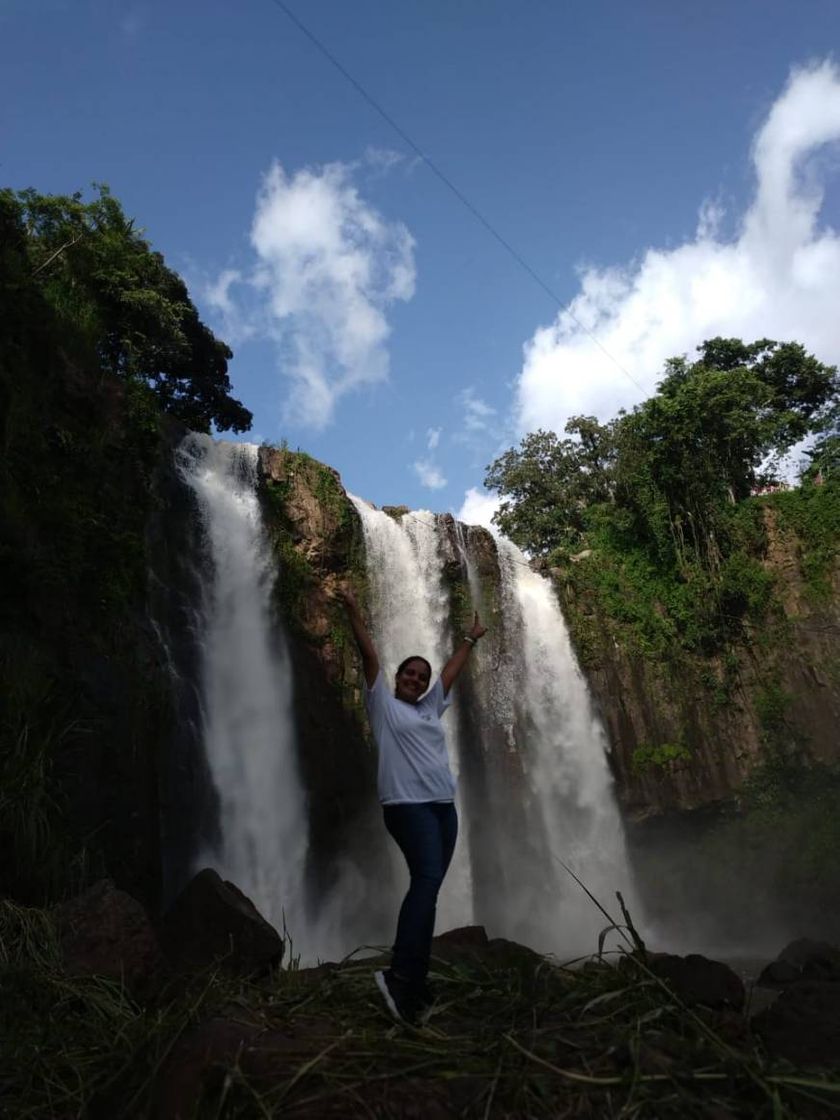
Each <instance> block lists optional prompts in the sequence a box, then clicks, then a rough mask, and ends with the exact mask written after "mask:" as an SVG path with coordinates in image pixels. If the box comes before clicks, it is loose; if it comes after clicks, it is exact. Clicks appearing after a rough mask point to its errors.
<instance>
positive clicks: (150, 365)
mask: <svg viewBox="0 0 840 1120" xmlns="http://www.w3.org/2000/svg"><path fill="white" fill-rule="evenodd" d="M0 237H2V240H3V242H4V252H3V255H2V262H1V263H2V268H3V279H4V287H5V293H4V297H5V299H8V300H10V301H12V302H13V303H14V304H15V305H17V306H18V307H19V308H20V307H21V299H23V302H24V304H25V303H26V301H27V296H28V290H29V289H31V288H32V286H33V285H34V286H36V287H37V292H38V294H39V295H40V297H41V298H42V299H43V301H44V302H45V303H46V305H47V306H48V307H49V308H50V310H51V311H52V313H53V314H54V316H55V317H56V320H57V322H58V324H59V329H60V332H61V333H64V332H65V331H66V332H67V333H70V334H72V335H73V336H74V337H75V339H76V342H77V344H78V345H79V347H80V349H82V350H84V351H86V352H87V355H88V360H89V361H91V362H93V363H94V364H95V365H96V366H97V367H98V368H99V369H100V370H101V371H102V372H103V373H109V374H112V375H115V376H117V377H120V378H122V379H124V380H127V381H129V382H132V381H133V382H137V383H140V384H142V385H149V386H150V387H151V388H152V390H153V392H154V394H155V396H156V398H157V400H158V402H159V404H160V405H161V407H163V408H164V409H165V410H166V411H167V412H169V413H171V414H172V415H173V416H176V417H177V418H178V419H179V420H181V421H182V422H183V423H184V424H186V425H188V426H189V427H191V428H193V429H195V430H196V431H209V430H210V426H211V425H215V427H216V428H217V429H218V430H219V431H227V430H229V429H233V430H234V431H238V432H241V431H246V430H247V429H248V428H249V427H250V426H251V413H250V412H249V411H248V410H247V409H246V408H244V407H243V406H242V405H241V404H240V402H239V401H237V400H235V399H234V398H233V397H231V395H230V389H231V386H230V380H229V378H228V375H227V363H228V360H229V358H230V357H231V351H230V350H229V349H228V347H227V346H226V345H225V344H224V343H223V342H220V341H219V340H218V339H216V338H215V337H214V336H213V334H212V333H211V331H210V330H208V328H207V327H206V326H205V325H204V324H203V323H202V322H201V320H200V319H199V317H198V312H197V311H196V308H195V306H194V305H193V303H192V301H191V300H190V298H189V294H188V293H187V289H186V286H185V285H184V282H183V281H182V280H181V278H180V277H179V276H178V275H177V274H176V273H174V272H173V271H172V270H171V269H169V268H167V267H166V265H165V263H164V260H163V257H162V256H161V255H160V253H156V252H154V251H153V250H152V249H151V247H150V245H149V243H148V242H147V241H146V240H145V238H143V237H142V236H141V234H140V233H139V232H138V231H137V230H135V228H134V223H133V221H132V220H130V219H128V218H126V216H125V214H124V213H123V211H122V208H121V206H120V204H119V202H118V201H117V200H116V199H115V198H113V197H112V195H111V194H110V193H109V191H108V189H107V188H106V187H103V186H100V187H99V194H98V196H97V197H96V198H94V199H93V200H92V201H90V202H84V201H83V200H82V196H81V195H80V194H74V195H72V196H59V195H41V194H38V193H37V192H36V191H34V190H26V191H20V192H18V193H14V192H13V191H10V190H3V191H0ZM21 310H22V311H23V313H24V314H25V313H26V308H25V306H24V307H23V308H21Z"/></svg>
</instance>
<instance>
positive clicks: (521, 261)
mask: <svg viewBox="0 0 840 1120" xmlns="http://www.w3.org/2000/svg"><path fill="white" fill-rule="evenodd" d="M273 3H274V4H276V5H277V7H278V8H279V9H280V10H281V11H282V12H283V13H285V15H286V16H287V18H288V19H289V20H290V21H291V22H292V23H293V24H294V25H295V27H297V29H298V30H299V31H300V32H301V33H302V34H303V35H305V36H306V38H307V39H308V40H309V41H310V43H312V45H313V46H314V47H315V48H316V49H317V50H318V51H320V52H321V54H322V55H323V56H324V57H325V58H326V59H327V60H328V61H329V62H330V63H331V64H332V65H333V66H334V67H335V69H336V70H338V72H339V73H340V74H341V75H342V77H344V78H345V79H346V80H347V81H348V82H349V83H350V85H351V86H352V87H353V88H354V89H355V90H356V92H357V93H358V94H359V96H360V97H362V98H364V100H365V101H366V102H367V103H368V105H370V107H371V108H372V109H373V110H374V112H376V113H378V114H379V116H380V117H382V119H383V120H384V121H385V123H386V124H387V125H388V126H389V127H390V128H391V129H393V131H394V132H396V134H397V135H398V136H399V137H400V139H401V140H402V141H403V142H404V143H405V144H407V145H408V147H409V148H411V150H412V151H413V152H414V153H415V154H416V155H417V156H418V157H419V158H420V159H421V160H422V161H423V163H425V164H426V166H427V167H428V168H429V170H430V171H431V172H432V173H433V174H434V175H436V176H437V178H438V179H440V181H441V182H442V183H443V184H444V186H446V187H447V188H448V189H449V190H450V191H451V192H452V193H453V194H454V195H455V197H456V198H457V199H458V201H459V202H460V203H461V204H462V205H463V206H465V207H466V208H467V210H469V212H470V213H471V214H472V216H473V217H474V218H475V219H476V221H478V222H480V223H481V225H482V226H484V228H485V229H486V230H487V232H488V233H489V234H490V235H491V237H493V238H494V239H495V240H496V241H497V242H498V243H499V244H500V245H501V246H502V248H503V249H505V251H506V252H507V253H508V254H509V255H510V256H511V257H513V259H514V260H515V261H516V262H517V264H518V265H519V266H520V267H521V268H523V269H524V270H525V272H527V274H528V275H529V276H530V277H531V279H532V280H533V281H534V282H535V283H536V284H538V285H539V286H540V288H541V289H542V290H543V291H544V292H545V293H546V295H547V296H548V297H549V298H550V299H551V300H552V301H553V302H554V303H556V304H557V306H558V307H559V308H560V310H561V311H565V312H566V314H567V315H568V316H569V317H570V318H571V319H572V320H573V322H574V323H575V324H576V325H577V326H578V327H579V328H580V330H582V331H583V332H584V334H586V335H588V336H589V338H591V339H592V341H593V342H594V343H595V345H596V346H597V347H598V349H599V350H601V351H602V353H604V354H605V355H606V356H607V357H608V358H609V359H610V361H611V362H612V363H613V364H614V365H615V366H616V367H617V368H618V369H620V370H621V372H622V373H623V374H624V375H625V377H627V378H628V379H629V380H630V381H632V383H633V384H634V385H635V386H636V388H637V389H639V390H640V391H641V392H644V391H645V390H644V388H643V386H641V385H640V384H639V382H638V381H637V380H636V378H635V377H634V376H633V374H632V373H630V371H629V370H628V369H626V368H625V366H623V365H622V364H621V362H620V361H619V360H618V358H616V357H615V355H614V354H611V353H610V351H609V350H608V349H607V348H606V346H604V344H603V343H602V342H601V341H600V340H599V339H598V338H597V337H596V335H594V334H593V333H592V331H591V330H590V329H589V328H588V327H587V326H586V325H585V324H584V323H582V322H581V321H580V319H578V317H577V315H575V313H574V311H572V308H571V305H570V304H566V303H564V302H563V301H562V300H561V299H560V297H559V296H558V295H557V293H556V292H554V291H553V290H552V289H551V288H550V287H549V285H548V284H547V283H546V282H545V280H543V278H542V277H541V276H540V275H539V273H538V272H536V271H535V270H534V269H533V268H532V267H531V265H530V264H528V262H527V261H526V260H525V258H524V257H523V256H522V254H521V253H519V252H518V250H516V249H515V248H514V247H513V245H511V243H510V242H509V241H508V240H507V238H505V237H503V236H502V234H501V233H499V231H498V230H497V229H496V227H495V226H494V225H493V224H492V223H491V222H490V221H489V220H488V219H487V218H485V216H484V215H483V214H482V213H481V211H480V210H479V209H478V207H477V206H475V205H474V204H473V203H472V202H470V200H469V199H468V198H467V196H466V195H465V194H464V192H463V191H462V190H460V189H459V188H458V187H457V186H456V185H455V184H454V183H453V182H452V180H451V179H450V178H449V176H448V175H446V174H445V173H444V172H443V171H442V170H441V169H440V168H439V167H438V165H437V164H436V163H435V162H434V161H433V160H432V159H431V158H430V157H429V156H427V155H426V153H425V152H424V151H423V149H422V148H421V147H420V146H419V145H418V144H416V143H415V142H414V140H412V138H411V137H410V136H409V135H408V133H407V132H406V131H405V129H404V128H402V127H401V126H400V125H399V124H398V123H397V122H396V121H395V120H394V118H393V117H392V116H391V115H390V113H388V112H386V110H385V109H383V108H382V106H381V105H380V104H379V102H378V101H377V100H376V99H375V98H374V97H373V95H372V94H370V93H368V91H367V89H365V87H364V86H363V85H362V83H361V82H360V81H358V79H357V78H354V77H353V75H352V74H351V73H350V71H349V70H348V69H347V68H346V67H345V66H344V65H343V64H342V63H341V62H340V61H339V60H338V59H337V58H336V56H335V55H334V54H333V53H332V51H331V50H330V49H329V48H328V47H327V46H326V45H325V44H324V43H322V42H321V40H320V39H319V38H318V37H317V35H315V33H314V32H313V31H310V29H309V28H308V27H307V26H306V24H305V23H303V22H302V21H301V20H300V19H299V18H298V17H297V16H296V15H295V13H294V12H293V11H292V10H291V8H289V7H288V5H287V4H285V3H284V0H273Z"/></svg>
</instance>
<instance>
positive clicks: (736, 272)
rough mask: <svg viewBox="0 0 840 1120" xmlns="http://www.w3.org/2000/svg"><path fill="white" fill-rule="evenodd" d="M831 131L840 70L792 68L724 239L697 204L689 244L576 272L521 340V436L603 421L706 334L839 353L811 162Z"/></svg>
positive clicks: (836, 133) (838, 324)
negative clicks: (542, 323)
mask: <svg viewBox="0 0 840 1120" xmlns="http://www.w3.org/2000/svg"><path fill="white" fill-rule="evenodd" d="M837 140H840V71H838V69H837V67H835V66H834V65H833V64H832V63H830V62H823V63H821V64H819V65H813V66H810V67H807V68H805V69H800V70H796V71H794V72H793V73H792V74H791V77H790V80H789V82H788V84H787V86H786V87H785V89H784V90H783V91H782V93H781V94H780V96H779V98H778V99H777V101H776V102H775V104H774V105H773V106H772V108H771V110H770V113H769V114H768V117H767V119H766V120H765V122H764V124H763V126H762V127H761V129H760V130H759V132H758V134H757V135H756V137H755V139H754V143H753V150H752V158H753V164H754V167H755V173H756V190H755V195H754V197H753V199H752V201H751V203H750V205H749V207H748V209H747V211H746V213H745V214H744V215H743V219H742V221H741V224H740V229H739V232H738V233H737V235H736V236H735V237H734V238H733V239H731V240H725V239H723V238H722V237H721V235H720V232H719V230H720V223H721V217H722V214H721V210H720V207H719V206H717V205H715V204H713V203H708V202H707V203H705V204H704V205H703V206H702V208H701V210H700V215H699V221H698V227H697V232H696V234H695V236H694V238H693V239H692V240H691V241H688V242H686V243H685V244H683V245H679V246H677V247H676V248H674V249H648V250H647V251H646V252H645V253H644V254H643V256H642V257H641V259H640V260H638V261H635V262H632V263H630V264H628V265H624V266H616V267H612V268H604V269H598V268H587V269H585V270H583V272H582V275H581V281H580V291H579V293H578V295H577V296H576V297H575V298H574V300H573V301H572V303H571V305H570V310H571V312H572V313H573V314H570V312H569V311H568V310H567V311H563V312H561V313H560V314H559V315H558V317H557V320H556V321H555V322H554V323H553V324H552V325H551V326H548V327H542V328H540V329H538V330H537V331H536V332H535V334H534V335H533V337H532V338H531V339H530V340H529V342H528V343H527V344H526V346H525V360H524V364H523V368H522V371H521V373H520V376H519V380H518V383H517V413H518V415H517V422H518V426H519V429H520V431H521V432H525V431H533V430H534V429H536V428H549V429H553V430H555V431H558V432H559V431H562V429H563V426H564V425H565V422H566V420H567V419H568V417H569V416H572V415H574V414H576V413H594V414H596V415H598V416H601V417H602V418H606V417H609V416H612V415H614V414H615V413H616V412H617V410H618V409H619V408H620V407H622V406H624V407H627V406H630V405H632V404H634V403H636V402H637V401H639V400H641V399H642V398H643V397H645V396H647V395H649V394H650V393H651V392H652V391H653V389H654V387H655V384H656V382H657V381H658V380H659V379H660V377H661V375H662V370H663V363H664V361H665V359H666V358H668V357H671V356H673V355H677V354H681V353H689V354H693V353H694V348H695V347H696V346H698V345H699V344H700V343H701V342H702V341H703V340H704V339H706V338H712V337H714V336H715V335H725V336H737V337H741V338H743V339H745V340H747V341H751V340H752V339H755V338H761V337H769V338H776V339H780V340H786V339H796V340H797V341H799V342H802V343H803V344H804V345H805V346H806V347H808V348H809V349H810V350H812V351H813V352H814V353H815V354H816V356H817V357H818V358H820V359H821V360H823V361H828V362H832V363H836V362H837V361H838V360H840V316H838V314H837V304H838V298H840V238H838V236H837V234H836V233H835V232H834V230H833V229H831V228H829V227H827V226H826V225H825V224H821V223H820V211H821V209H822V201H823V189H822V181H823V178H824V176H825V174H826V165H825V163H821V164H817V163H816V162H815V161H814V160H813V159H811V158H809V157H812V156H813V153H814V152H815V150H816V149H817V148H819V147H822V146H823V145H826V144H829V143H833V142H836V141H837ZM821 176H822V177H823V178H821ZM580 324H583V326H585V327H586V328H588V329H589V330H590V331H591V332H592V333H593V334H594V335H595V336H596V337H597V339H598V341H599V342H600V343H601V345H602V346H603V347H604V348H605V349H606V350H607V351H608V352H609V354H611V355H613V356H614V357H615V358H616V359H617V360H618V361H619V362H620V363H621V365H622V366H623V367H624V368H625V369H626V370H627V371H629V373H630V374H631V375H632V377H633V378H635V380H636V381H638V382H639V386H640V387H639V386H637V385H634V384H633V383H632V381H631V380H630V379H629V378H628V377H627V376H626V375H625V374H624V373H622V372H621V370H619V369H618V368H617V367H616V365H615V363H614V362H613V361H611V360H610V358H609V357H608V356H607V355H606V354H605V353H604V352H603V350H601V349H600V348H599V347H598V345H597V344H596V343H595V342H594V341H593V339H592V338H591V336H590V335H588V334H587V333H586V331H585V330H584V329H582V327H581V325H580Z"/></svg>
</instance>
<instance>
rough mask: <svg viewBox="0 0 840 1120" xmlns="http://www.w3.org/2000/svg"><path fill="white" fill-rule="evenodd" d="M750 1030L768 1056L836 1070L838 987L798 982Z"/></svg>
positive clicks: (839, 1036)
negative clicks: (765, 1049) (765, 1048)
mask: <svg viewBox="0 0 840 1120" xmlns="http://www.w3.org/2000/svg"><path fill="white" fill-rule="evenodd" d="M752 1027H753V1030H754V1031H755V1033H756V1034H757V1035H758V1036H759V1037H760V1038H761V1040H762V1042H763V1043H764V1045H765V1046H766V1047H767V1050H768V1051H769V1053H770V1054H772V1055H773V1056H774V1057H777V1058H787V1060H788V1061H789V1062H793V1064H794V1065H797V1066H829V1067H835V1068H836V1067H838V1066H840V984H837V983H833V982H831V981H818V980H801V981H800V982H799V983H797V984H793V985H792V986H791V987H790V988H788V989H787V990H786V991H784V992H782V994H781V995H780V996H779V998H778V999H777V1000H776V1002H775V1003H774V1004H773V1006H772V1007H768V1008H767V1009H766V1010H765V1011H762V1012H761V1013H760V1014H758V1015H755V1016H754V1017H753V1019H752Z"/></svg>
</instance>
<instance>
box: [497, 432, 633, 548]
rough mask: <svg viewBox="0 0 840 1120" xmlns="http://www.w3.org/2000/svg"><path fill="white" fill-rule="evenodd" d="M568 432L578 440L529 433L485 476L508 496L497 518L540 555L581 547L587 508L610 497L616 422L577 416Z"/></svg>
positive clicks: (506, 530)
mask: <svg viewBox="0 0 840 1120" xmlns="http://www.w3.org/2000/svg"><path fill="white" fill-rule="evenodd" d="M566 431H567V432H568V433H569V434H570V436H572V437H576V438H569V439H564V440H559V439H558V438H557V436H556V435H555V434H554V433H553V432H544V431H537V432H533V433H532V434H531V435H527V436H526V437H525V438H524V439H523V441H522V444H521V446H520V447H519V448H511V449H510V450H508V451H506V452H505V453H504V454H503V455H502V456H501V457H500V458H499V459H497V460H496V461H495V462H494V463H492V464H491V465H490V466H489V467H488V468H487V475H486V478H485V480H484V483H485V486H488V487H490V488H492V489H494V490H498V491H499V493H500V494H501V495H502V497H503V501H502V503H501V506H500V508H499V512H498V513H497V514H496V516H495V517H494V521H496V523H497V524H498V526H499V528H500V529H501V530H502V532H503V533H505V534H506V535H507V536H508V537H510V539H511V540H512V541H514V542H515V543H516V544H518V545H520V546H521V547H523V548H527V549H528V550H529V551H531V552H533V553H534V555H537V556H547V555H549V554H550V553H551V552H553V551H554V550H556V549H558V548H563V549H574V548H576V547H578V546H580V545H581V543H582V542H583V540H584V537H585V528H586V521H585V512H586V509H587V507H589V506H591V505H595V504H597V503H599V502H603V501H608V500H609V499H610V497H611V492H612V470H613V465H614V455H615V448H614V444H613V431H614V426H612V425H610V426H608V427H602V426H601V425H600V424H598V422H597V421H596V420H595V419H594V417H591V416H575V417H573V418H572V419H571V420H570V421H569V422H568V424H567V425H566Z"/></svg>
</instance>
